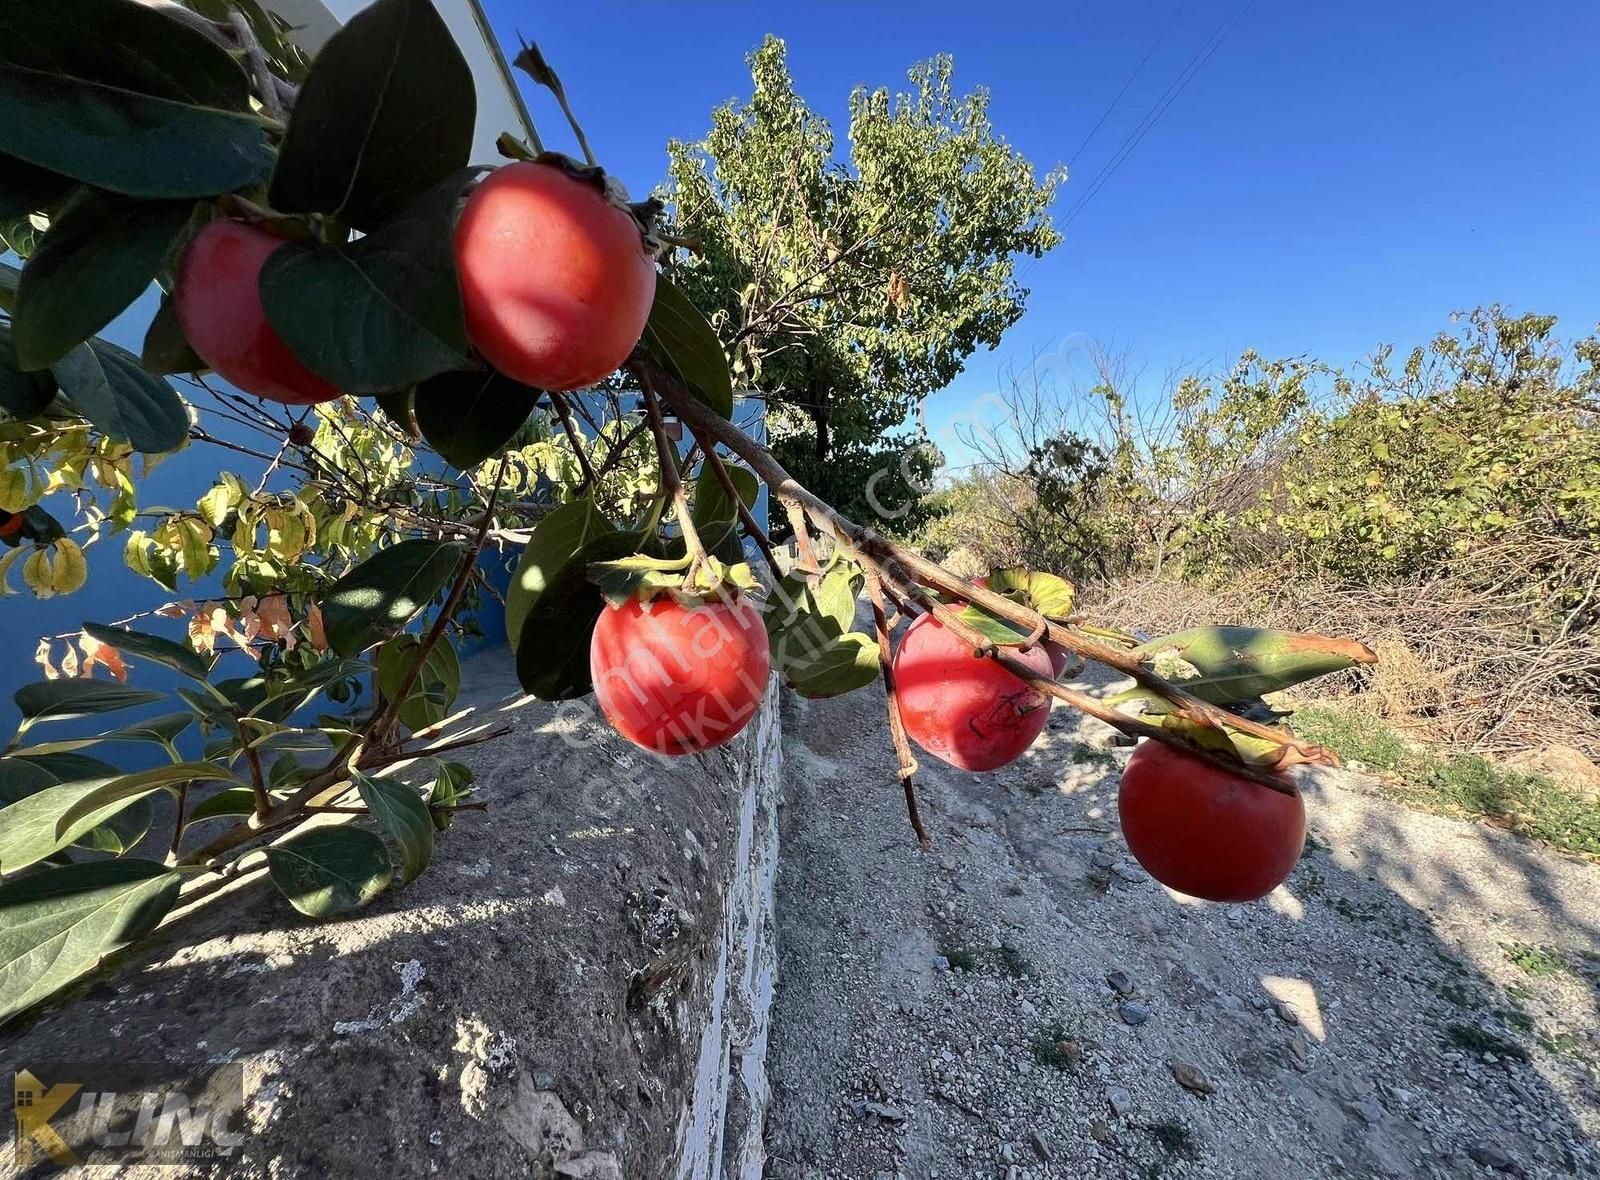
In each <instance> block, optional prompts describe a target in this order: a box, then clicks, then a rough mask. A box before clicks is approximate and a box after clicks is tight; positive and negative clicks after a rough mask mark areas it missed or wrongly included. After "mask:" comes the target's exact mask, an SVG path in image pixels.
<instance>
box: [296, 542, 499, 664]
mask: <svg viewBox="0 0 1600 1180" xmlns="http://www.w3.org/2000/svg"><path fill="white" fill-rule="evenodd" d="M466 553H467V550H466V546H464V545H460V544H458V543H456V542H454V541H401V542H400V543H399V544H398V545H395V546H392V547H391V548H388V549H380V550H378V552H376V553H374V554H373V555H372V556H371V557H369V558H367V560H366V561H363V562H362V563H361V564H360V565H358V566H356V568H355V569H353V570H351V571H350V572H349V573H347V574H346V575H345V576H344V577H342V578H340V579H339V580H338V581H337V582H335V583H334V584H333V585H332V586H330V587H329V588H328V590H327V591H326V592H324V594H323V596H322V625H323V630H324V631H325V632H326V633H327V636H328V643H329V645H330V646H331V647H332V648H333V650H334V651H336V652H338V653H339V654H340V655H342V656H353V655H355V654H356V653H357V652H359V651H362V650H364V649H365V648H368V647H371V646H372V645H373V644H374V643H376V642H377V641H378V640H379V639H382V638H383V637H384V636H386V635H388V634H389V633H390V632H391V631H394V630H397V629H399V628H400V627H403V626H404V625H405V624H406V623H407V622H409V621H410V620H411V618H412V616H413V615H415V614H416V613H417V612H418V611H420V610H421V609H422V608H423V607H425V606H427V605H428V603H429V601H430V600H431V599H432V598H433V596H434V595H435V594H437V593H438V592H439V591H440V590H441V589H442V588H443V587H444V584H445V583H446V582H447V581H448V580H449V578H450V575H451V573H453V572H454V571H455V569H456V567H457V566H459V565H460V564H461V562H462V560H463V559H464V558H465V557H466Z"/></svg>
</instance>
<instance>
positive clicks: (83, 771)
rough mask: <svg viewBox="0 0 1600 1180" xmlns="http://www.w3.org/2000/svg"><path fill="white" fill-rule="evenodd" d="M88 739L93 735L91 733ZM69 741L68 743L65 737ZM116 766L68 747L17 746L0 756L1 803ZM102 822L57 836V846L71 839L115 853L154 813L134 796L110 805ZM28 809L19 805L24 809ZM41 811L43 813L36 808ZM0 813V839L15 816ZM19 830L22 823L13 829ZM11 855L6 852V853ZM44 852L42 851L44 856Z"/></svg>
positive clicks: (102, 777)
mask: <svg viewBox="0 0 1600 1180" xmlns="http://www.w3.org/2000/svg"><path fill="white" fill-rule="evenodd" d="M91 740H93V739H91ZM67 744H69V745H70V744H72V743H67ZM117 773H118V772H117V768H116V767H115V766H112V765H111V764H110V763H109V762H102V761H101V760H100V759H98V758H89V757H86V756H84V755H82V754H76V753H71V752H69V751H65V750H47V749H45V748H43V747H39V746H31V747H29V748H28V749H27V750H19V751H18V752H17V753H15V754H12V755H10V756H9V757H6V758H0V806H8V805H10V804H13V803H19V802H21V801H22V800H23V799H26V798H28V797H29V796H30V795H34V794H37V793H38V792H40V791H43V790H46V789H47V788H50V787H55V786H57V785H58V784H63V783H70V784H75V785H78V784H83V783H85V782H87V781H88V780H96V781H99V782H107V781H109V780H111V779H113V778H115V777H116V776H117ZM114 810H115V814H113V815H111V816H110V818H108V819H107V820H106V822H105V823H103V824H98V825H96V826H94V827H91V828H90V829H89V830H88V831H87V832H83V833H82V834H81V835H77V836H74V837H73V838H70V839H68V840H66V841H65V842H62V843H61V844H60V847H62V848H64V847H66V845H67V844H76V845H77V846H78V847H80V848H90V849H93V850H95V851H96V852H109V853H112V854H114V855H117V856H121V855H122V854H123V853H125V852H127V851H128V850H129V849H131V848H132V847H133V846H134V845H135V844H137V843H138V842H139V840H140V839H142V838H143V837H144V834H145V833H146V832H148V831H149V830H150V824H151V822H152V820H153V818H154V813H153V812H152V810H151V808H150V804H149V801H148V800H142V799H139V800H134V801H133V802H132V803H131V804H129V805H127V806H126V807H119V808H116V809H114ZM27 813H28V809H24V810H22V811H19V812H18V814H19V815H25V814H27ZM35 814H37V815H44V814H46V813H42V812H39V813H35ZM0 816H6V817H7V818H6V820H5V829H6V830H5V832H0V843H3V842H4V841H5V840H6V839H8V838H10V836H11V820H12V819H13V818H14V817H12V816H10V815H9V814H8V813H7V812H5V811H0ZM49 827H50V833H47V835H50V836H51V838H53V832H54V824H53V822H51V823H50V825H49ZM17 830H18V831H21V829H20V828H19V829H17ZM5 855H7V856H10V854H9V853H7V854H5ZM49 855H54V854H53V853H50V854H47V857H46V859H48V856H49ZM7 864H8V861H6V860H0V865H7Z"/></svg>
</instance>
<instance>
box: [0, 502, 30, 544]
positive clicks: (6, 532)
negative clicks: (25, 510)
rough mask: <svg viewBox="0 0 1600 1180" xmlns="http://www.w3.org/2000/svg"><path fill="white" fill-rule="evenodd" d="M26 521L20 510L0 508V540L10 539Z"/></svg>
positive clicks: (19, 530) (20, 530) (20, 529)
mask: <svg viewBox="0 0 1600 1180" xmlns="http://www.w3.org/2000/svg"><path fill="white" fill-rule="evenodd" d="M26 523H27V518H26V517H24V516H23V515H22V513H20V512H7V511H5V509H3V508H0V540H10V539H11V538H12V537H15V536H16V535H17V534H18V533H20V532H22V526H23V525H24V524H26Z"/></svg>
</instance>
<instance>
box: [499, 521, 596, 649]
mask: <svg viewBox="0 0 1600 1180" xmlns="http://www.w3.org/2000/svg"><path fill="white" fill-rule="evenodd" d="M616 531H617V530H616V528H615V526H614V525H612V523H611V521H609V520H608V519H606V516H605V514H604V513H603V512H601V511H600V508H599V507H598V506H597V505H596V504H595V502H594V497H593V496H591V495H589V494H588V493H585V494H584V495H582V496H579V497H578V498H577V499H575V500H569V501H567V502H566V503H565V504H561V505H558V506H557V507H555V508H554V509H552V510H551V511H550V512H549V513H548V514H547V515H546V516H544V517H542V518H541V519H540V520H539V523H538V524H536V525H534V526H533V533H532V534H531V535H530V536H529V538H528V543H527V544H526V545H525V546H523V549H522V557H521V559H520V560H519V561H518V562H517V571H516V573H515V574H513V575H512V577H511V586H510V589H509V590H507V592H506V637H507V639H508V640H509V641H510V643H511V646H512V647H513V648H515V647H516V646H517V640H518V638H519V637H520V636H521V634H522V623H523V620H524V619H526V618H527V617H528V612H529V611H530V610H532V609H533V604H534V603H535V602H537V601H538V599H539V596H540V595H541V594H543V593H544V591H545V588H546V587H547V586H548V585H549V584H550V580H551V579H552V578H554V577H555V576H556V574H557V573H559V572H560V571H561V569H562V568H563V567H564V566H566V565H567V563H568V562H570V561H571V560H572V559H573V557H574V556H575V555H576V554H577V553H578V551H579V550H580V549H582V548H583V547H584V546H585V545H587V544H588V543H589V542H590V541H592V540H594V539H595V538H596V537H598V536H601V535H602V534H604V533H614V532H616Z"/></svg>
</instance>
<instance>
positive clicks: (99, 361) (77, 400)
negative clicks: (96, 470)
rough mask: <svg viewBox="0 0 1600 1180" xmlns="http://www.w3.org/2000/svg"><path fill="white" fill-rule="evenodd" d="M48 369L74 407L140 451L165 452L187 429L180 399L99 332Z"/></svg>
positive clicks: (136, 359)
mask: <svg viewBox="0 0 1600 1180" xmlns="http://www.w3.org/2000/svg"><path fill="white" fill-rule="evenodd" d="M50 371H51V373H53V374H54V375H55V378H56V381H57V382H59V383H60V386H61V392H62V393H63V394H65V395H66V397H67V399H68V400H69V401H71V402H72V405H73V408H74V409H76V410H77V411H78V412H79V413H81V414H82V415H83V416H84V417H85V418H87V419H89V421H90V422H92V423H93V424H94V425H95V426H97V427H99V429H100V430H101V432H102V433H104V434H106V435H107V436H109V437H111V438H115V439H121V440H122V441H124V442H127V443H130V444H131V445H132V446H133V448H134V450H136V451H140V452H142V453H144V454H147V455H159V454H164V453H165V452H167V451H171V450H175V449H176V448H177V447H178V445H179V444H180V443H182V442H183V440H184V438H185V437H187V435H188V433H189V412H188V411H187V410H186V409H185V408H184V405H183V401H182V399H181V398H179V397H178V395H177V394H176V393H174V392H173V389H172V386H170V385H168V384H167V383H166V382H165V381H163V380H162V379H161V378H159V377H154V376H152V375H151V374H149V373H146V372H145V371H144V369H142V368H141V367H140V365H139V358H138V357H136V356H134V355H133V354H132V353H131V352H129V351H127V350H126V349H124V348H119V347H117V346H116V345H115V344H112V343H110V342H108V341H105V340H101V339H99V338H96V339H94V340H91V341H89V342H88V343H86V344H80V345H78V346H77V347H76V348H74V349H72V350H71V351H70V352H68V353H67V355H66V356H64V357H62V358H61V360H59V361H57V362H56V363H55V364H54V365H52V366H50Z"/></svg>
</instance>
